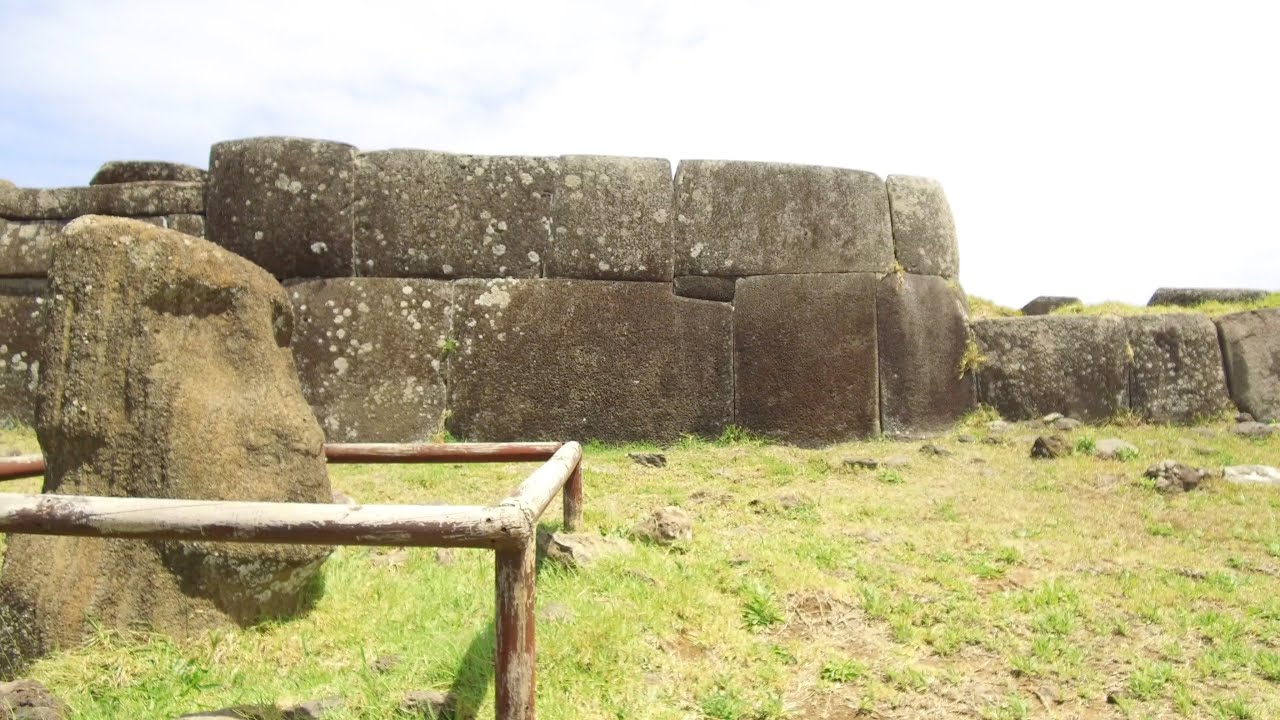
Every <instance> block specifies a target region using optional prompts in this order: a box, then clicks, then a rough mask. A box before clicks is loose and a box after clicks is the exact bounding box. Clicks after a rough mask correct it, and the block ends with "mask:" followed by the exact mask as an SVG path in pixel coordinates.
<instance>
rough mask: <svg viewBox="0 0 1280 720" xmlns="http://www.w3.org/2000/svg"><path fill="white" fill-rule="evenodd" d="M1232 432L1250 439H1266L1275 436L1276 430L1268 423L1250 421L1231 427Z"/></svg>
mask: <svg viewBox="0 0 1280 720" xmlns="http://www.w3.org/2000/svg"><path fill="white" fill-rule="evenodd" d="M1231 432H1232V433H1234V434H1236V435H1243V436H1244V437H1248V438H1264V437H1270V436H1271V435H1273V434H1275V432H1276V429H1275V428H1274V427H1272V426H1270V425H1268V424H1266V423H1260V422H1258V421H1256V420H1249V421H1246V422H1242V423H1236V424H1235V425H1233V426H1232V427H1231Z"/></svg>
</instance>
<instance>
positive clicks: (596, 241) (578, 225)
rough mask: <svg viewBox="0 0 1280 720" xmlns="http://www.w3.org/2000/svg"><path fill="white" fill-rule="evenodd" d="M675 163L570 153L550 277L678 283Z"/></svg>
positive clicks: (556, 204)
mask: <svg viewBox="0 0 1280 720" xmlns="http://www.w3.org/2000/svg"><path fill="white" fill-rule="evenodd" d="M671 215H672V212H671V163H669V162H667V161H666V160H658V159H650V158H630V157H606V156H599V155H566V156H564V157H563V158H561V159H560V174H559V180H558V181H557V183H556V189H555V198H554V200H553V202H552V208H551V216H552V221H553V222H552V225H553V227H552V235H551V241H550V242H551V244H550V247H549V248H548V251H547V258H546V259H547V265H546V276H547V277H568V278H586V279H592V280H659V281H669V280H671V267H672V260H671V251H672V247H671V242H672V241H671V237H672V235H671V233H672V230H671V228H672V224H673V222H672V218H671Z"/></svg>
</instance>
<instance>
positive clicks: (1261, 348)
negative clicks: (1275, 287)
mask: <svg viewBox="0 0 1280 720" xmlns="http://www.w3.org/2000/svg"><path fill="white" fill-rule="evenodd" d="M1217 322H1218V338H1219V339H1220V341H1221V343H1222V356H1223V364H1224V366H1225V368H1226V372H1227V387H1228V388H1230V389H1231V399H1232V400H1234V401H1235V403H1236V405H1237V406H1238V407H1239V408H1240V409H1241V410H1243V411H1245V412H1247V413H1249V414H1251V415H1253V417H1254V418H1256V419H1257V420H1260V421H1262V422H1270V421H1273V420H1280V308H1272V309H1268V310H1254V311H1251V312H1243V313H1233V314H1231V315H1224V316H1222V317H1220V318H1218V320H1217Z"/></svg>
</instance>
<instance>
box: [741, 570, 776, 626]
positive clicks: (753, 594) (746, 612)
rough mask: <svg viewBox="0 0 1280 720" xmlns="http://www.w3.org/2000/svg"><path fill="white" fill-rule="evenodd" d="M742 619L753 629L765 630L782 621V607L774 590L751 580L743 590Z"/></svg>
mask: <svg viewBox="0 0 1280 720" xmlns="http://www.w3.org/2000/svg"><path fill="white" fill-rule="evenodd" d="M742 594H743V596H744V597H743V605H742V620H743V622H745V623H746V625H747V627H748V628H749V629H751V630H764V629H766V628H769V627H772V626H774V625H777V624H778V623H780V622H782V619H783V618H782V609H781V608H780V607H778V603H777V601H776V600H775V599H774V596H773V591H771V590H770V589H769V588H767V587H765V586H764V585H763V584H761V583H759V582H755V581H753V582H749V583H747V585H746V586H745V587H744V588H743V590H742Z"/></svg>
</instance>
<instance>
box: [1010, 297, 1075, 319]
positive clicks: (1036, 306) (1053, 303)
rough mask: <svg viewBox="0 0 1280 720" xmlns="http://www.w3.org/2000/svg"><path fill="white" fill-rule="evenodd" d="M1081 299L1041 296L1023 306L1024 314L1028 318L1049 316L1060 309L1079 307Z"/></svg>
mask: <svg viewBox="0 0 1280 720" xmlns="http://www.w3.org/2000/svg"><path fill="white" fill-rule="evenodd" d="M1079 304H1080V298H1078V297H1067V296H1065V295H1041V296H1040V297H1038V298H1036V299H1035V300H1032V301H1031V302H1029V303H1027V304H1026V305H1023V306H1022V311H1021V312H1022V314H1023V315H1027V316H1033V315H1048V314H1049V313H1051V312H1053V311H1054V310H1057V309H1058V308H1060V307H1066V306H1068V305H1079Z"/></svg>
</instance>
